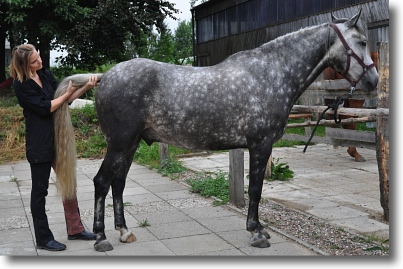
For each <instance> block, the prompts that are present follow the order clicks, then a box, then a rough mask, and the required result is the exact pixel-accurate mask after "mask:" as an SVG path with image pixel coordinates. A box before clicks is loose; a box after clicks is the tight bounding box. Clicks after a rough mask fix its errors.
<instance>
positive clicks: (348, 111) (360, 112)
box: [292, 105, 389, 117]
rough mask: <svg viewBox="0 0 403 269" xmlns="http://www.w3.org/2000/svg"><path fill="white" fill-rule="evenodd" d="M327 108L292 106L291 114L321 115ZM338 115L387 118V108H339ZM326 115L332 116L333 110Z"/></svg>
mask: <svg viewBox="0 0 403 269" xmlns="http://www.w3.org/2000/svg"><path fill="white" fill-rule="evenodd" d="M326 108H327V106H304V105H294V106H293V107H292V112H293V113H306V112H310V113H322V112H323V111H324V110H325V109H326ZM337 113H338V114H339V115H346V116H351V117H389V108H377V109H367V108H347V107H340V108H338V109H337ZM326 114H333V110H332V109H329V110H328V111H327V112H326Z"/></svg>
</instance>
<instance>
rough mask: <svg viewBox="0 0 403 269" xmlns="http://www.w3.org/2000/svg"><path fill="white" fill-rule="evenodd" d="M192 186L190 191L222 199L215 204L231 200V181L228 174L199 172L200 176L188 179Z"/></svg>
mask: <svg viewBox="0 0 403 269" xmlns="http://www.w3.org/2000/svg"><path fill="white" fill-rule="evenodd" d="M187 183H188V184H189V185H190V186H191V188H190V191H191V192H193V193H198V194H200V195H201V196H204V197H212V196H214V197H216V198H218V199H219V200H220V201H216V202H214V203H213V204H214V205H218V204H226V203H228V201H229V181H228V174H227V173H224V172H219V173H217V174H198V177H196V178H192V179H188V180H187Z"/></svg>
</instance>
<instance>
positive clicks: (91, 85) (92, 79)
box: [84, 75, 98, 90]
mask: <svg viewBox="0 0 403 269" xmlns="http://www.w3.org/2000/svg"><path fill="white" fill-rule="evenodd" d="M97 85H98V76H95V75H94V76H90V77H89V79H88V82H87V83H86V84H85V86H84V87H85V88H86V89H87V90H89V89H91V88H94V87H95V86H97Z"/></svg>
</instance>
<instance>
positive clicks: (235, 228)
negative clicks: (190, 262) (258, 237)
mask: <svg viewBox="0 0 403 269" xmlns="http://www.w3.org/2000/svg"><path fill="white" fill-rule="evenodd" d="M100 165H101V160H80V161H78V172H77V181H78V201H79V206H80V212H81V216H82V220H83V222H84V225H85V226H86V227H87V229H88V230H92V221H93V204H94V187H93V182H92V179H93V178H94V176H95V174H96V173H97V171H98V169H99V167H100ZM30 178H31V175H30V168H29V164H28V163H27V162H26V161H23V162H18V163H15V164H6V165H1V166H0V255H3V256H17V255H24V256H129V255H130V256H148V255H152V256H207V255H211V256H218V255H225V256H232V255H236V256H283V255H287V256H312V255H318V254H317V253H315V252H313V251H312V250H310V249H309V248H307V247H304V246H302V245H300V244H298V243H297V242H295V241H292V240H290V239H288V238H286V237H284V236H282V235H281V234H278V233H276V232H274V231H269V232H270V234H271V236H272V239H270V243H271V247H270V248H265V249H259V248H253V247H251V246H250V245H249V238H250V233H249V232H247V231H246V230H245V223H246V218H245V216H243V215H241V214H240V213H238V212H236V211H232V210H230V209H229V208H228V207H221V206H218V207H214V206H212V200H210V199H205V198H201V197H199V196H198V195H195V194H192V193H190V192H189V191H188V189H187V187H185V186H184V185H181V184H179V183H178V182H176V181H172V180H170V179H169V178H167V177H163V176H161V175H160V174H158V173H157V172H155V171H152V170H150V169H148V168H145V167H143V166H140V165H137V164H134V163H133V165H132V166H131V169H130V171H129V174H128V179H127V184H126V188H125V191H124V201H125V204H126V206H125V212H126V215H125V216H126V222H127V225H128V227H129V228H130V229H131V230H132V231H133V232H134V234H135V235H136V237H137V241H136V242H134V243H130V244H124V243H121V242H119V240H118V236H119V232H118V231H115V230H114V223H113V209H112V199H111V195H110V194H109V195H108V197H107V201H106V205H107V206H106V218H105V225H106V234H107V237H108V239H109V241H110V242H111V244H112V245H113V246H114V250H112V251H109V252H101V253H100V252H96V251H95V250H94V248H93V243H94V241H69V240H67V234H66V227H65V220H64V213H63V206H62V202H61V197H60V195H58V194H57V191H56V186H55V184H54V174H53V173H52V175H51V184H50V187H49V195H48V198H47V204H46V209H47V215H48V219H49V223H50V227H51V230H52V231H53V233H54V236H55V239H56V240H58V241H60V242H62V243H64V244H66V245H67V249H66V250H65V251H61V252H49V251H45V250H37V249H36V248H35V238H34V231H33V225H32V217H31V212H30V207H29V203H30V191H31V179H30ZM289 184H295V182H291V183H289ZM285 186H286V185H285ZM145 220H147V222H148V223H149V224H150V226H147V227H144V228H143V227H140V223H143V222H144V221H145Z"/></svg>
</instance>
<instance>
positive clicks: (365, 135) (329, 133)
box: [326, 128, 375, 144]
mask: <svg viewBox="0 0 403 269" xmlns="http://www.w3.org/2000/svg"><path fill="white" fill-rule="evenodd" d="M326 138H329V139H337V140H353V141H361V142H367V143H374V144H375V133H374V132H363V131H356V130H349V129H341V128H326Z"/></svg>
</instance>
